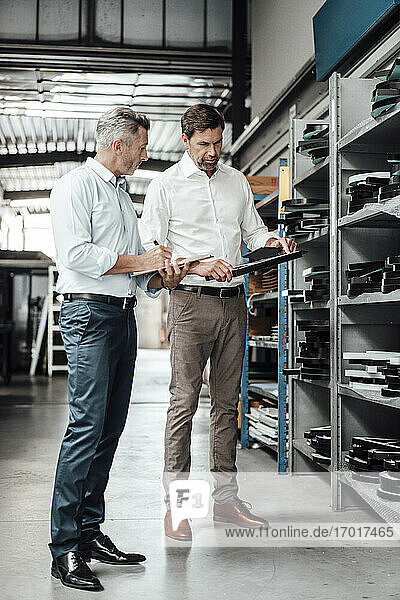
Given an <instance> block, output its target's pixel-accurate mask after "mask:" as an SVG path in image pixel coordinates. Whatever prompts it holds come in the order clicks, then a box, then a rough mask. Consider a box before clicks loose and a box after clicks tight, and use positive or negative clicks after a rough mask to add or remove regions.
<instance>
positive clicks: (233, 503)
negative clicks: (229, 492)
mask: <svg viewBox="0 0 400 600" xmlns="http://www.w3.org/2000/svg"><path fill="white" fill-rule="evenodd" d="M251 508H252V506H251V504H250V502H243V500H239V498H236V499H235V500H229V502H225V504H216V503H215V502H214V517H213V518H214V521H215V522H217V523H234V524H235V525H239V527H248V528H250V529H256V528H257V527H269V523H268V521H266V520H265V519H262V518H261V517H256V516H255V515H253V514H252V513H251V512H250V510H249V509H251Z"/></svg>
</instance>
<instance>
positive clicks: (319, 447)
mask: <svg viewBox="0 0 400 600" xmlns="http://www.w3.org/2000/svg"><path fill="white" fill-rule="evenodd" d="M331 432H332V428H331V426H330V425H324V426H322V427H311V428H310V430H309V431H305V432H304V437H305V438H306V440H307V444H308V445H309V446H311V448H314V450H315V452H313V453H312V455H311V456H312V459H313V461H314V462H316V463H318V464H320V465H330V464H331Z"/></svg>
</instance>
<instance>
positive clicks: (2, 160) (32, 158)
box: [0, 151, 175, 171]
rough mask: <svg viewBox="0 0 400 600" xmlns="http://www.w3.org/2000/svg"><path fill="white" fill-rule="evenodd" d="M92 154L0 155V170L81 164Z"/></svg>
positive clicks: (151, 163) (161, 167) (155, 167)
mask: <svg viewBox="0 0 400 600" xmlns="http://www.w3.org/2000/svg"><path fill="white" fill-rule="evenodd" d="M94 155H95V153H94V152H80V153H78V152H69V151H66V152H57V151H55V152H43V153H40V152H37V153H35V154H30V153H28V154H2V155H0V168H2V167H3V168H10V167H31V166H37V167H44V166H47V165H54V163H59V162H83V161H85V160H86V159H87V157H88V156H91V157H93V156H94ZM173 164H175V163H174V162H173V161H169V160H156V159H154V158H149V160H148V161H146V162H145V163H144V164H143V168H144V169H146V170H149V171H165V169H168V167H172V165H173Z"/></svg>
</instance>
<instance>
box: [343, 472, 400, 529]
mask: <svg viewBox="0 0 400 600" xmlns="http://www.w3.org/2000/svg"><path fill="white" fill-rule="evenodd" d="M339 479H340V481H341V482H342V483H344V484H345V485H347V486H349V487H351V488H352V489H353V490H354V491H356V492H357V494H358V495H359V496H360V497H361V498H362V499H363V500H364V501H365V502H366V503H367V504H369V506H370V507H371V508H372V509H373V510H374V511H375V512H376V513H377V514H378V515H379V516H380V517H382V519H383V520H384V521H386V522H387V523H399V522H400V503H398V502H390V501H387V500H383V499H382V498H379V496H378V495H377V493H376V491H377V489H378V487H379V486H378V484H377V483H365V482H363V481H355V480H354V479H353V478H352V476H351V471H342V472H341V473H340V474H339Z"/></svg>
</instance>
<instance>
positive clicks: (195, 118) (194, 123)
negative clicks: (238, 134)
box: [181, 104, 225, 139]
mask: <svg viewBox="0 0 400 600" xmlns="http://www.w3.org/2000/svg"><path fill="white" fill-rule="evenodd" d="M181 127H182V133H184V134H185V135H187V137H188V138H189V139H190V138H191V137H192V135H193V134H194V132H195V131H196V130H197V131H205V130H206V129H216V128H217V127H221V129H222V131H223V130H224V129H225V119H224V116H223V114H222V113H220V112H219V110H217V109H216V108H214V106H210V105H209V104H194V105H193V106H190V107H189V108H188V109H187V110H186V111H185V112H184V113H183V115H182V118H181Z"/></svg>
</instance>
